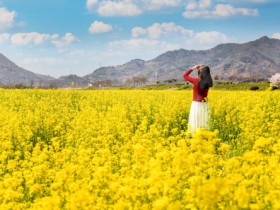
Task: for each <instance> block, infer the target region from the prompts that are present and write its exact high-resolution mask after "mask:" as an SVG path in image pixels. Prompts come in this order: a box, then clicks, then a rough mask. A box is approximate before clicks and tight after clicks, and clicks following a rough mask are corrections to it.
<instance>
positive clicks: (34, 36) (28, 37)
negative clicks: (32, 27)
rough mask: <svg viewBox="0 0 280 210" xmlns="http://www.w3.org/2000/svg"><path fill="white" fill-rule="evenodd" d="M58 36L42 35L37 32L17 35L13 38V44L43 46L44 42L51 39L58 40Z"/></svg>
mask: <svg viewBox="0 0 280 210" xmlns="http://www.w3.org/2000/svg"><path fill="white" fill-rule="evenodd" d="M57 36H58V35H57V34H55V35H49V34H40V33H37V32H31V33H17V34H13V35H12V36H11V42H12V44H19V45H27V44H35V45H37V44H42V43H43V42H45V41H47V40H51V39H56V38H57Z"/></svg>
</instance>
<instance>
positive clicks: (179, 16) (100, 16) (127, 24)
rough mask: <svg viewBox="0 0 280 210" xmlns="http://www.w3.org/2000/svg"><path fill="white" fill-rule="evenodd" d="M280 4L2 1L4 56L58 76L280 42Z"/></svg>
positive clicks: (257, 0)
mask: <svg viewBox="0 0 280 210" xmlns="http://www.w3.org/2000/svg"><path fill="white" fill-rule="evenodd" d="M279 20H280V1H279V0H0V53H2V54H4V55H5V56H6V57H8V58H9V59H10V60H12V61H14V62H15V63H16V64H17V65H19V66H21V67H23V68H25V69H27V70H29V71H33V72H35V73H39V74H44V75H50V76H53V77H56V78H57V77H59V76H64V75H68V74H76V75H78V76H84V75H87V74H90V73H91V72H93V71H94V70H95V69H97V68H99V67H103V66H112V65H121V64H124V63H126V62H128V61H130V60H132V59H136V58H139V59H143V60H151V59H153V58H155V57H157V56H158V55H160V54H162V53H164V52H166V51H169V50H176V49H180V48H183V49H187V50H204V49H209V48H212V47H215V46H216V45H217V44H221V43H229V42H231V43H232V42H234V43H244V42H248V41H253V40H255V39H258V38H260V37H262V36H268V37H270V38H277V39H280V26H279Z"/></svg>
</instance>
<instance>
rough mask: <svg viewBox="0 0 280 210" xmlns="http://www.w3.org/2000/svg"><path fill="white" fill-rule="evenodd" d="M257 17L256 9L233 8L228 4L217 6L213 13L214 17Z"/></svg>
mask: <svg viewBox="0 0 280 210" xmlns="http://www.w3.org/2000/svg"><path fill="white" fill-rule="evenodd" d="M238 14H240V15H244V16H257V15H258V14H259V13H258V10H257V9H247V8H234V7H233V6H231V5H229V4H218V5H216V7H215V11H213V15H214V16H220V17H227V16H232V15H238Z"/></svg>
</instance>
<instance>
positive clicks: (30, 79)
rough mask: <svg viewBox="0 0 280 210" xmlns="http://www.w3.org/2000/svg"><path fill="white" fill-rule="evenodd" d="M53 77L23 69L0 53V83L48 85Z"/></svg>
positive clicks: (2, 84)
mask: <svg viewBox="0 0 280 210" xmlns="http://www.w3.org/2000/svg"><path fill="white" fill-rule="evenodd" d="M54 80H55V78H53V77H49V76H44V75H40V74H35V73H33V72H31V71H28V70H25V69H23V68H21V67H19V66H17V65H16V64H15V63H13V62H12V61H10V60H9V59H8V58H6V57H5V56H4V55H3V54H1V53H0V85H1V86H6V85H13V84H25V85H28V86H35V85H36V86H42V87H44V86H49V85H50V84H51V83H53V82H54Z"/></svg>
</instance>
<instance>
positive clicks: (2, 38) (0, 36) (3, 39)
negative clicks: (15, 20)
mask: <svg viewBox="0 0 280 210" xmlns="http://www.w3.org/2000/svg"><path fill="white" fill-rule="evenodd" d="M10 36H11V35H10V34H9V33H3V34H0V43H1V42H2V43H3V42H7V41H9V39H10Z"/></svg>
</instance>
